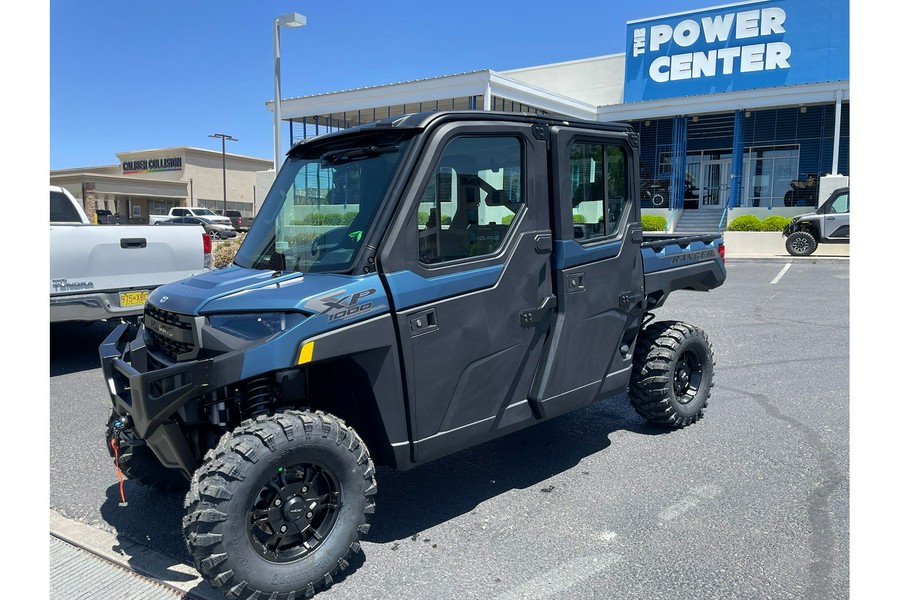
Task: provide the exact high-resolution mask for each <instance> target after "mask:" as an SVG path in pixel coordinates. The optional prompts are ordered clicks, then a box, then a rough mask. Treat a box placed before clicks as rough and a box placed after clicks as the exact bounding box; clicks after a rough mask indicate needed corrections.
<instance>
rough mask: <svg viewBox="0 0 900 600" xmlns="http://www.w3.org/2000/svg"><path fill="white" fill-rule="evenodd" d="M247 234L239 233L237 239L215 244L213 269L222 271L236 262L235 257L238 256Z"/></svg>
mask: <svg viewBox="0 0 900 600" xmlns="http://www.w3.org/2000/svg"><path fill="white" fill-rule="evenodd" d="M245 235H246V234H243V233H239V234H238V235H237V237H235V238H232V239H230V240H227V241H223V242H213V249H212V255H213V267H215V268H216V269H221V268H222V267H227V266H228V265H230V264H231V263H232V262H233V261H234V255H235V254H237V251H238V248H240V247H241V242H243V241H244V236H245Z"/></svg>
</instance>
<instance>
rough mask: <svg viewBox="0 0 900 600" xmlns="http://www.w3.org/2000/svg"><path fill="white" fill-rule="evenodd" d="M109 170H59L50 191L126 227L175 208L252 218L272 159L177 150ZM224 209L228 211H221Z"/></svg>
mask: <svg viewBox="0 0 900 600" xmlns="http://www.w3.org/2000/svg"><path fill="white" fill-rule="evenodd" d="M116 156H117V157H118V162H117V163H116V164H112V165H103V166H96V167H79V168H75V169H58V170H54V171H51V172H50V185H56V186H60V187H63V188H66V189H67V190H68V191H69V192H71V193H72V195H73V196H75V197H76V198H78V199H79V200H80V201H81V203H82V205H83V206H84V209H85V212H86V213H87V214H88V215H89V216H93V215H94V211H95V210H96V209H105V210H109V211H111V212H112V213H113V214H116V215H119V216H121V217H124V218H125V219H127V222H129V223H148V222H149V215H162V214H167V213H168V212H169V209H170V208H172V207H174V206H203V207H206V208H211V209H214V210H218V211H222V210H225V209H226V208H227V209H228V210H239V211H241V214H244V215H253V214H256V209H257V208H258V206H259V205H260V204H261V202H262V198H264V197H265V194H266V192H268V191H269V187H271V185H272V180H273V179H274V171H273V170H272V160H271V159H260V158H252V157H249V156H241V155H238V154H225V155H224V156H223V154H222V153H221V152H216V151H214V150H204V149H202V148H191V147H188V146H180V147H174V148H161V149H156V150H139V151H133V152H119V153H117V154H116ZM226 204H227V206H226Z"/></svg>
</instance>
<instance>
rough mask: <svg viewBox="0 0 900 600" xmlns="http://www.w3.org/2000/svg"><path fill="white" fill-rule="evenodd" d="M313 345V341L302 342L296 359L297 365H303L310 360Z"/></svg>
mask: <svg viewBox="0 0 900 600" xmlns="http://www.w3.org/2000/svg"><path fill="white" fill-rule="evenodd" d="M315 345H316V343H315V342H306V343H305V344H303V347H302V348H300V360H298V361H297V364H298V365H305V364H306V363H308V362H312V358H313V348H314V347H315Z"/></svg>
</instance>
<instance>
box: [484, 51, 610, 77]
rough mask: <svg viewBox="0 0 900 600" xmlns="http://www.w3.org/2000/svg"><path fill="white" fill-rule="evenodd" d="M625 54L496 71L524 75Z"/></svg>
mask: <svg viewBox="0 0 900 600" xmlns="http://www.w3.org/2000/svg"><path fill="white" fill-rule="evenodd" d="M625 54H626V53H625V52H614V53H613V54H604V55H602V56H590V57H588V58H576V59H575V60H564V61H560V62H555V63H547V64H544V65H534V66H531V67H518V68H516V69H504V70H503V71H496V72H497V73H502V74H504V75H515V74H516V73H524V72H525V71H535V70H537V69H546V68H548V67H568V66H571V65H577V64H582V63H589V62H595V61H599V60H603V59H613V58H618V57H623V56H625Z"/></svg>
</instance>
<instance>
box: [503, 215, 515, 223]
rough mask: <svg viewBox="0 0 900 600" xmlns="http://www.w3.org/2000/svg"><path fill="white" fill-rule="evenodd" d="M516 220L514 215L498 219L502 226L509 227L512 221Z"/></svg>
mask: <svg viewBox="0 0 900 600" xmlns="http://www.w3.org/2000/svg"><path fill="white" fill-rule="evenodd" d="M515 218H516V215H503V218H502V219H500V223H501V224H503V225H509V224H510V223H512V222H513V219H515Z"/></svg>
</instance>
